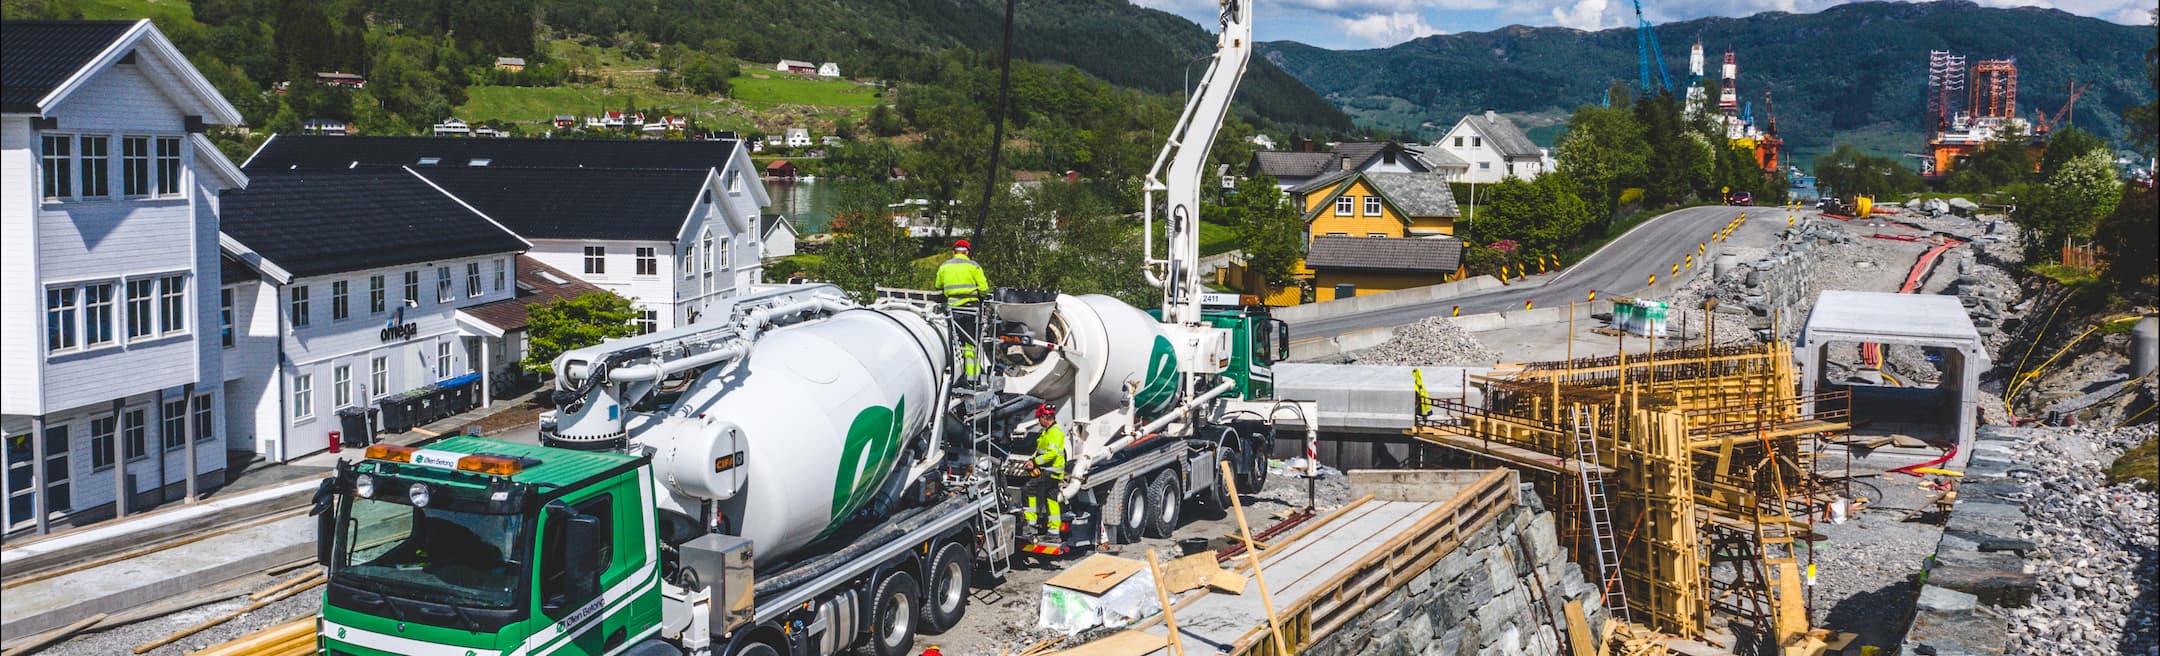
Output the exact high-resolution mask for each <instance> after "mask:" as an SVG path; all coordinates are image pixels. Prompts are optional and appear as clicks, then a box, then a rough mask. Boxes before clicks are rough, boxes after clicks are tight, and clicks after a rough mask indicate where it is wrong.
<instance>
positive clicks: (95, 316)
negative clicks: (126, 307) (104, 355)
mask: <svg viewBox="0 0 2160 656" xmlns="http://www.w3.org/2000/svg"><path fill="white" fill-rule="evenodd" d="M113 291H114V285H113V283H109V282H98V283H90V284H87V285H83V288H82V300H83V346H85V347H88V348H96V347H99V346H105V345H107V344H111V343H113V315H114V314H115V310H116V307H115V306H116V305H118V303H117V299H115V298H113V296H114V294H113Z"/></svg>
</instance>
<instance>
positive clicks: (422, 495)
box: [412, 483, 428, 508]
mask: <svg viewBox="0 0 2160 656" xmlns="http://www.w3.org/2000/svg"><path fill="white" fill-rule="evenodd" d="M427 502H428V490H427V484H426V483H414V484H412V505H413V506H414V507H416V508H426V507H427Z"/></svg>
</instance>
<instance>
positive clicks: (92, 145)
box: [81, 134, 112, 198]
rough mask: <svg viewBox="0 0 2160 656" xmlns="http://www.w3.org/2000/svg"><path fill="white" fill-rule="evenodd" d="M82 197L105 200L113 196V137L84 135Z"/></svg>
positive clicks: (82, 143) (82, 144) (82, 142)
mask: <svg viewBox="0 0 2160 656" xmlns="http://www.w3.org/2000/svg"><path fill="white" fill-rule="evenodd" d="M81 146H82V196H83V197H84V198H104V197H107V196H111V195H112V137H105V136H97V135H88V134H86V135H83V136H82V141H81Z"/></svg>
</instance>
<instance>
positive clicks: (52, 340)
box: [45, 287, 82, 353]
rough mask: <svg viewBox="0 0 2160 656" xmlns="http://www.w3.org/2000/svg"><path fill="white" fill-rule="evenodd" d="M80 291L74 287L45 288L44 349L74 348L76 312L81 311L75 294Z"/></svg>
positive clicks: (61, 349) (79, 300)
mask: <svg viewBox="0 0 2160 656" xmlns="http://www.w3.org/2000/svg"><path fill="white" fill-rule="evenodd" d="M80 291H81V290H79V289H77V288H74V287H54V288H51V289H47V290H45V350H47V351H52V352H55V353H57V352H60V351H67V350H72V349H74V348H75V345H76V339H77V337H78V334H77V333H76V330H77V328H76V326H75V321H76V314H77V313H79V312H81V311H82V310H81V309H80V308H81V306H80V305H78V303H80V302H81V299H80V298H78V297H77V296H76V294H77V293H79V292H80Z"/></svg>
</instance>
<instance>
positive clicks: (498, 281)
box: [495, 257, 510, 292]
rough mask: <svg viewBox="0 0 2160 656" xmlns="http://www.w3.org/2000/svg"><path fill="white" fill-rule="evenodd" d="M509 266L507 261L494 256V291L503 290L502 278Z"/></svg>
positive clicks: (505, 275) (506, 273)
mask: <svg viewBox="0 0 2160 656" xmlns="http://www.w3.org/2000/svg"><path fill="white" fill-rule="evenodd" d="M509 268H510V266H509V262H507V261H505V260H504V259H503V258H499V257H498V258H495V291H498V292H499V291H502V290H503V279H504V278H505V277H507V275H508V271H509Z"/></svg>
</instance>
